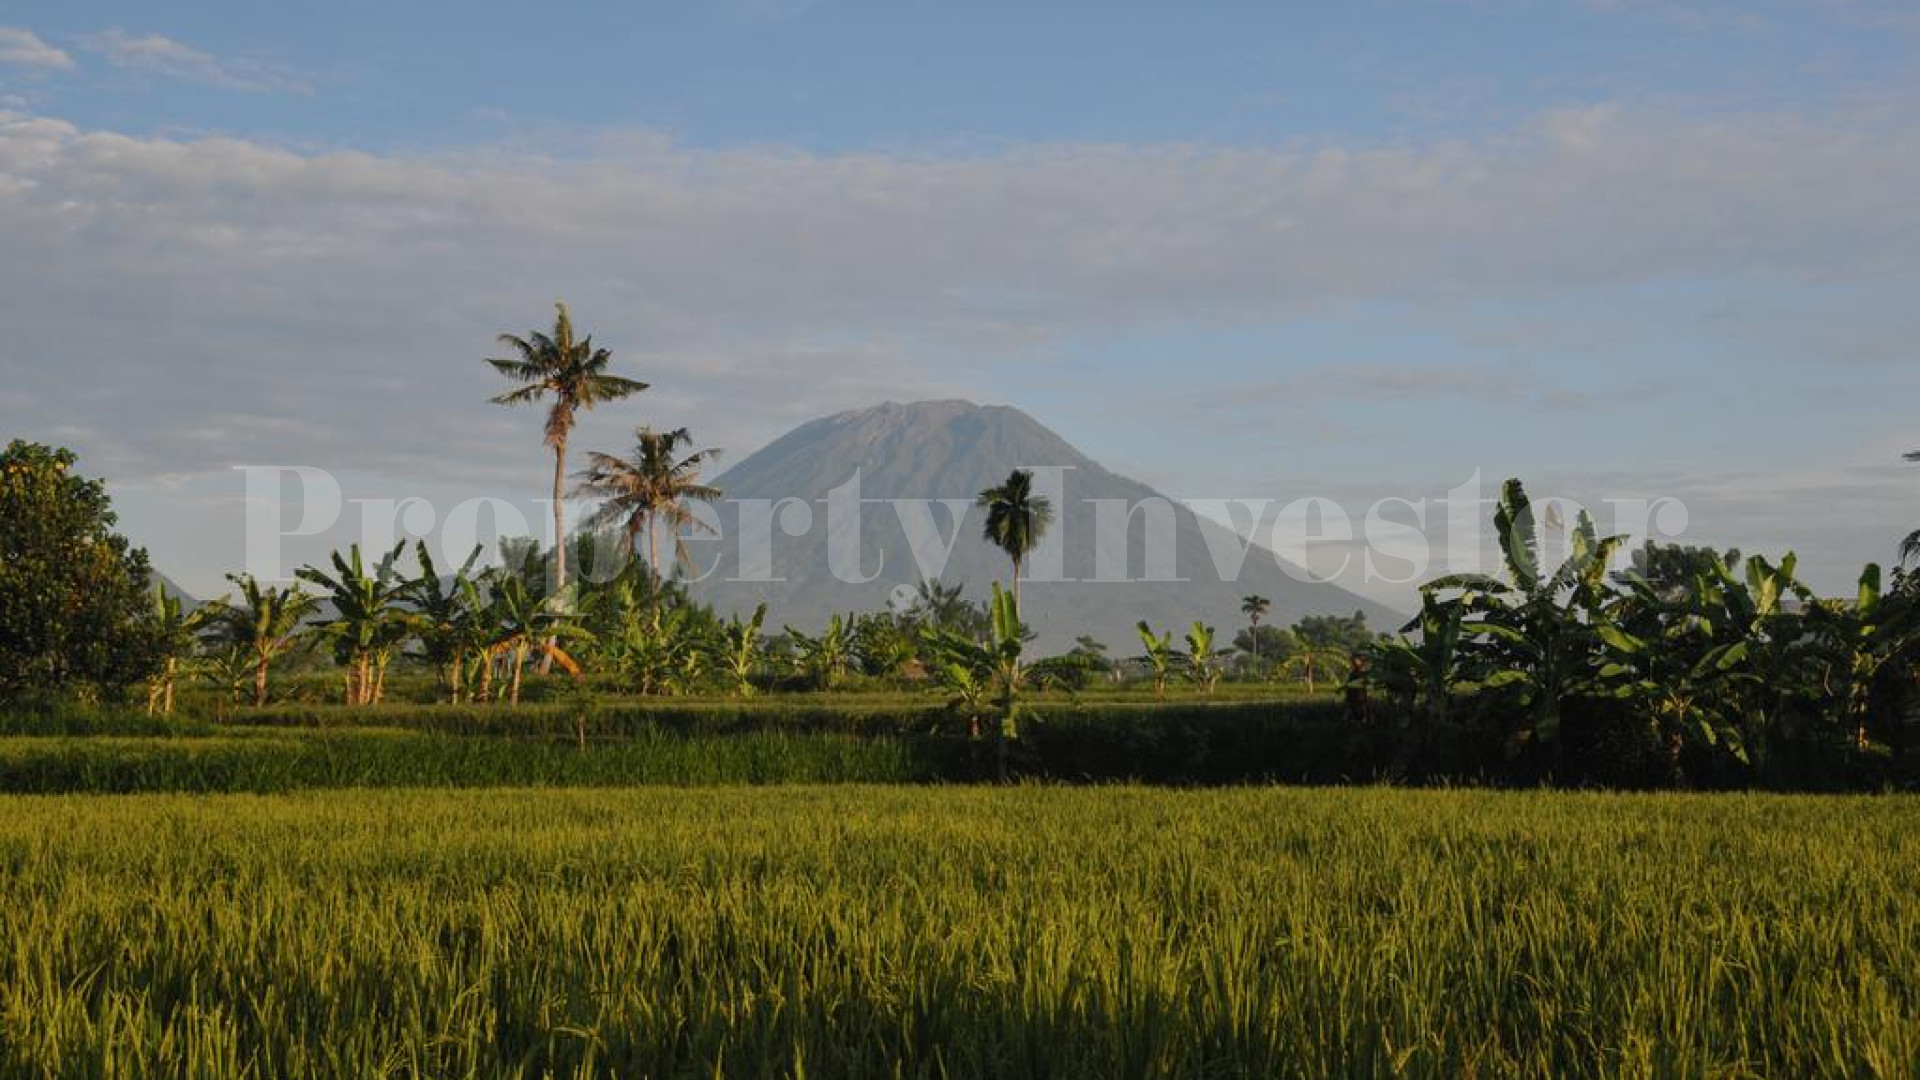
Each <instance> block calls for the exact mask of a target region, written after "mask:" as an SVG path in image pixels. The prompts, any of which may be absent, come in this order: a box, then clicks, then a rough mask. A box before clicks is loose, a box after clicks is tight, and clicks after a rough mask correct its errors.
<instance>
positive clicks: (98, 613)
mask: <svg viewBox="0 0 1920 1080" xmlns="http://www.w3.org/2000/svg"><path fill="white" fill-rule="evenodd" d="M76 460H77V459H76V458H75V457H74V455H73V453H72V451H69V450H60V449H55V448H53V447H48V446H42V445H39V444H37V443H29V442H25V441H19V440H16V441H14V442H12V443H9V444H8V445H7V448H6V450H5V452H4V453H0V703H11V702H14V701H24V700H28V699H35V698H42V697H51V696H55V695H59V694H62V693H65V692H67V691H75V692H78V693H80V694H83V695H88V696H112V697H118V696H120V695H121V694H123V693H124V692H125V691H126V690H128V689H129V688H131V687H133V686H135V685H137V684H139V683H141V682H144V681H145V680H147V679H148V678H150V677H152V676H153V675H154V674H155V673H156V672H157V671H158V669H159V667H160V665H161V660H162V656H161V650H160V643H159V641H158V639H157V637H156V635H155V627H154V625H153V614H154V610H153V600H152V598H151V597H150V596H149V595H148V589H149V588H150V583H151V581H152V572H151V570H150V569H149V567H148V565H147V553H146V552H145V551H143V550H141V549H139V548H136V547H133V546H132V545H131V544H129V543H128V542H127V539H126V537H124V536H121V535H119V534H118V533H117V532H115V531H114V529H115V527H116V520H115V517H114V513H113V510H112V508H111V504H110V502H109V500H108V498H107V489H106V484H105V483H103V482H102V481H99V480H95V479H91V478H88V477H85V476H81V475H80V474H79V473H78V472H76V471H75V469H74V464H75V462H76Z"/></svg>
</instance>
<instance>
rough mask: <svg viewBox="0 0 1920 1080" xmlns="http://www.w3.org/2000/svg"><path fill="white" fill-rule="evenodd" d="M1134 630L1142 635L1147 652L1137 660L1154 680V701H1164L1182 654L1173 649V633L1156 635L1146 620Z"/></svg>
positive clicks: (1136, 658) (1141, 644) (1136, 624)
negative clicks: (1168, 683)
mask: <svg viewBox="0 0 1920 1080" xmlns="http://www.w3.org/2000/svg"><path fill="white" fill-rule="evenodd" d="M1133 628H1134V630H1135V631H1136V632H1138V633H1139V635H1140V646H1141V647H1142V648H1143V649H1145V650H1146V651H1145V652H1143V653H1141V654H1140V655H1139V656H1138V657H1135V660H1136V662H1138V663H1140V664H1142V665H1144V666H1145V667H1146V669H1147V675H1148V677H1149V678H1151V679H1152V680H1153V697H1154V700H1155V701H1159V700H1163V699H1164V698H1165V697H1166V696H1167V680H1168V679H1170V678H1172V677H1173V673H1174V671H1175V670H1176V669H1177V668H1178V667H1179V665H1180V652H1179V650H1177V649H1175V648H1174V647H1173V631H1171V630H1168V631H1167V632H1165V633H1163V634H1158V635H1156V634H1154V632H1153V628H1152V627H1150V626H1148V625H1147V620H1145V619H1141V620H1140V621H1139V622H1137V623H1135V624H1134V627H1133Z"/></svg>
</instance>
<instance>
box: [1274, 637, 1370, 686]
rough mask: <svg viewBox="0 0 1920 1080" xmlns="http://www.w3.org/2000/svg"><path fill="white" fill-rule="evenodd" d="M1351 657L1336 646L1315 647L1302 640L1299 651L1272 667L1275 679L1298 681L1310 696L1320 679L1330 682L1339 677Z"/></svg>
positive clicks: (1311, 643) (1309, 642)
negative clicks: (1295, 679) (1294, 679)
mask: <svg viewBox="0 0 1920 1080" xmlns="http://www.w3.org/2000/svg"><path fill="white" fill-rule="evenodd" d="M1352 659H1353V657H1352V656H1351V654H1349V653H1348V652H1347V650H1345V649H1342V648H1340V647H1339V646H1338V645H1316V644H1314V643H1313V642H1311V641H1307V640H1304V639H1302V640H1301V642H1300V647H1299V650H1298V651H1296V652H1295V653H1294V654H1293V655H1292V656H1289V657H1287V658H1286V659H1285V660H1282V661H1280V662H1279V663H1278V664H1275V665H1274V666H1273V677H1274V678H1276V679H1293V678H1297V679H1299V680H1300V686H1301V689H1303V690H1305V691H1306V692H1307V693H1309V694H1311V693H1313V692H1314V687H1315V686H1316V685H1317V684H1318V681H1319V680H1320V679H1326V680H1327V681H1329V682H1331V681H1333V680H1334V679H1338V678H1339V677H1340V673H1341V672H1343V671H1345V670H1346V668H1347V665H1348V664H1349V663H1351V661H1352Z"/></svg>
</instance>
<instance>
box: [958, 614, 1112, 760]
mask: <svg viewBox="0 0 1920 1080" xmlns="http://www.w3.org/2000/svg"><path fill="white" fill-rule="evenodd" d="M987 610H988V614H989V619H988V634H987V637H986V639H985V640H984V641H976V640H974V639H973V638H971V637H968V636H967V635H966V634H964V633H962V632H960V631H958V630H955V629H953V628H951V627H927V628H925V629H923V630H922V631H921V640H922V651H923V652H924V654H925V655H926V656H927V658H928V665H927V668H928V674H929V675H930V676H931V677H932V678H933V679H934V681H935V682H936V683H938V684H939V685H940V686H941V687H943V688H944V689H946V690H947V691H948V693H949V695H950V697H949V698H948V702H947V706H948V708H949V709H950V710H951V711H953V712H955V713H957V714H959V715H961V716H963V717H965V718H966V721H967V729H968V734H969V736H970V737H971V738H974V739H978V738H980V737H981V735H982V723H983V721H991V722H992V731H993V742H994V760H995V771H996V774H997V775H998V776H999V778H1000V779H1001V780H1002V781H1004V780H1006V778H1007V746H1008V744H1009V743H1011V742H1013V741H1015V740H1017V739H1018V738H1019V737H1020V726H1021V723H1022V721H1023V720H1024V719H1025V718H1026V717H1027V715H1028V713H1029V710H1028V708H1027V706H1026V704H1025V701H1024V698H1025V696H1026V694H1027V693H1029V692H1030V691H1032V690H1035V689H1038V688H1040V687H1043V686H1045V685H1048V684H1050V683H1053V682H1055V681H1058V680H1061V679H1064V678H1067V677H1069V676H1070V675H1071V674H1073V673H1077V672H1083V671H1085V670H1087V669H1089V668H1090V667H1091V668H1098V667H1100V666H1103V665H1102V664H1101V662H1100V661H1099V660H1098V659H1096V658H1093V657H1089V656H1085V655H1075V654H1073V653H1068V654H1066V655H1064V656H1057V657H1050V658H1048V659H1046V660H1041V661H1039V662H1037V663H1033V664H1027V663H1025V662H1024V661H1023V660H1022V658H1021V654H1022V651H1023V650H1024V649H1025V648H1026V640H1027V627H1026V625H1025V624H1024V623H1022V622H1021V621H1020V602H1019V601H1018V600H1017V599H1016V598H1015V597H1014V595H1013V594H1012V593H1010V592H1007V591H1005V590H1003V589H1001V588H1000V585H999V583H998V582H995V583H994V586H993V595H992V597H991V599H990V600H989V601H988V605H987Z"/></svg>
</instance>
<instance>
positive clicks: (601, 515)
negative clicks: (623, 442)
mask: <svg viewBox="0 0 1920 1080" xmlns="http://www.w3.org/2000/svg"><path fill="white" fill-rule="evenodd" d="M633 437H634V446H633V456H631V457H624V458H623V457H618V456H615V455H613V454H597V453H596V454H588V455H587V458H588V460H589V461H591V462H592V463H593V464H592V465H591V466H590V467H589V468H588V469H587V470H586V472H584V473H583V474H581V478H580V485H579V486H578V487H577V488H575V489H574V493H575V494H578V495H585V496H589V497H592V498H599V499H605V500H606V501H605V502H603V503H601V504H600V508H599V509H598V510H596V511H594V513H593V516H592V517H591V518H589V519H588V524H589V525H590V526H592V527H593V528H596V529H597V528H603V527H605V526H608V525H618V526H620V527H621V529H622V530H623V532H622V535H621V541H620V542H621V547H622V549H623V550H625V551H626V552H628V553H629V554H630V553H632V551H633V549H634V544H635V541H636V539H637V538H638V537H639V535H640V530H641V529H642V528H645V529H646V530H647V566H648V568H649V569H651V570H652V571H653V575H654V579H655V580H656V581H664V580H665V579H666V574H665V573H664V572H663V571H662V569H661V566H660V531H661V529H662V527H664V528H665V529H666V530H667V531H668V533H669V534H670V535H671V536H672V537H673V562H674V565H675V566H678V567H682V568H685V567H690V566H691V565H692V564H693V558H692V556H691V555H689V554H688V553H687V541H686V531H687V530H688V529H690V528H691V529H696V530H702V529H703V530H705V531H707V532H712V531H713V528H712V526H710V525H708V524H707V523H706V522H704V521H701V520H700V519H699V518H698V517H696V516H695V515H694V513H693V510H692V508H691V507H689V506H688V505H687V504H688V503H690V502H708V503H710V502H715V501H717V500H718V499H719V498H720V489H719V488H717V487H714V486H713V485H711V484H707V483H704V482H702V480H701V479H700V472H701V470H702V469H705V468H706V467H707V466H708V465H710V464H712V463H713V462H714V461H715V460H716V459H718V458H719V456H720V451H718V450H715V449H712V448H709V449H705V450H694V451H692V452H685V451H686V447H687V446H688V445H689V444H691V443H692V442H693V436H692V434H690V433H689V432H688V431H687V429H686V428H675V429H674V430H672V431H655V430H654V429H653V428H651V427H642V428H637V429H635V431H634V433H633Z"/></svg>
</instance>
